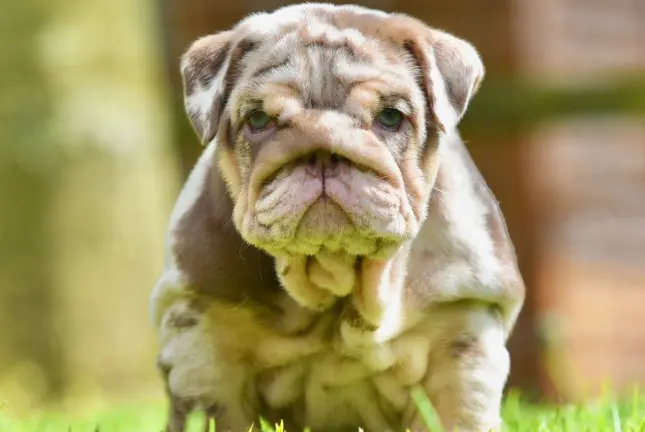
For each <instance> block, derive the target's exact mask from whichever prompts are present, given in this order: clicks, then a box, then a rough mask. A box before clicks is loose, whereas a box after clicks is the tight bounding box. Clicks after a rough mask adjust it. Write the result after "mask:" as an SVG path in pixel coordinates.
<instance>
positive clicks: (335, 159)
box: [329, 153, 340, 166]
mask: <svg viewBox="0 0 645 432" xmlns="http://www.w3.org/2000/svg"><path fill="white" fill-rule="evenodd" d="M338 162H340V157H339V156H338V155H337V154H335V153H332V154H331V156H329V163H330V164H331V165H332V166H336V165H338Z"/></svg>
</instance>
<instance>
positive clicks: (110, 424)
mask: <svg viewBox="0 0 645 432" xmlns="http://www.w3.org/2000/svg"><path fill="white" fill-rule="evenodd" d="M413 398H414V400H415V402H416V404H417V406H418V407H419V409H420V410H421V412H422V414H423V417H424V419H425V420H426V422H427V424H428V425H430V426H431V427H433V428H434V429H432V430H433V432H434V431H441V430H442V429H441V428H440V426H438V420H437V417H436V414H435V412H434V409H433V408H432V405H431V404H430V402H429V401H428V399H427V398H426V397H425V395H424V394H423V392H421V391H419V390H418V389H415V390H414V391H413ZM5 409H6V407H5ZM503 417H504V423H505V426H504V429H503V432H645V395H643V394H641V393H640V392H638V391H637V390H635V391H634V393H633V394H632V396H631V398H625V399H620V400H619V399H616V398H615V397H613V396H612V395H611V394H610V393H607V394H606V395H604V396H603V397H601V398H600V399H598V400H596V401H593V402H590V403H588V404H586V405H584V406H583V405H563V406H543V405H532V404H529V403H526V402H525V401H523V400H522V398H521V397H520V395H518V394H516V393H512V394H510V395H509V396H508V397H507V399H506V402H505V404H504V407H503ZM164 419H165V410H164V408H163V407H161V406H154V405H151V406H136V407H134V406H133V407H114V408H112V409H108V410H106V411H104V412H100V413H97V414H96V415H93V416H89V417H87V418H77V419H75V420H74V421H72V422H71V424H70V420H69V418H67V417H65V416H63V415H61V414H56V413H50V414H43V415H42V416H40V417H38V418H32V419H28V420H24V421H14V420H11V419H9V418H8V417H6V416H3V415H2V411H1V410H0V431H2V432H4V431H10V432H161V431H162V430H163V426H164ZM203 422H204V418H203V416H201V415H199V414H196V415H194V416H192V417H191V418H190V420H189V428H188V432H198V431H200V432H201V431H203V430H204V423H203ZM215 426H216V425H211V430H212V431H213V432H215V429H216V428H215ZM248 432H289V431H287V430H286V429H285V428H284V426H283V425H282V424H275V425H272V424H270V423H269V422H267V421H265V420H263V419H259V420H258V422H257V424H255V425H253V426H252V427H251V428H250V429H249V431H248ZM305 432H312V431H311V430H306V431H305Z"/></svg>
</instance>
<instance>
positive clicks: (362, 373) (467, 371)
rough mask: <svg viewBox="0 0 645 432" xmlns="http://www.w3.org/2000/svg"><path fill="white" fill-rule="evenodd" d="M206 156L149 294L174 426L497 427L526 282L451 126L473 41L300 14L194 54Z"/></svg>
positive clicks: (458, 112) (334, 12)
mask: <svg viewBox="0 0 645 432" xmlns="http://www.w3.org/2000/svg"><path fill="white" fill-rule="evenodd" d="M181 74H182V77H183V85H184V97H185V108H186V113H187V117H188V118H189V120H190V122H191V124H192V126H193V128H194V130H195V132H196V134H197V136H198V138H199V140H200V141H201V142H202V143H203V145H204V146H205V149H204V151H203V153H202V155H201V156H200V158H199V160H198V162H197V163H196V165H195V166H194V168H193V170H192V172H191V174H190V175H189V177H188V179H187V181H186V183H185V185H184V187H183V190H182V191H181V193H180V195H179V197H178V200H177V202H176V205H175V207H174V210H173V212H172V214H171V215H170V222H169V231H168V237H167V239H168V242H167V260H166V263H165V266H164V270H163V273H162V274H161V276H160V278H159V280H158V282H157V284H156V286H155V287H154V290H153V292H152V294H151V300H150V302H151V315H152V319H153V321H154V324H155V326H156V328H157V329H158V332H159V339H160V348H159V355H158V367H159V369H160V371H161V374H162V376H163V382H164V383H165V387H166V391H167V395H168V400H169V405H170V407H169V411H170V412H169V417H168V424H167V430H168V431H169V432H179V431H183V430H184V428H185V424H186V418H187V416H188V415H189V414H190V413H191V412H193V411H199V412H203V413H205V415H206V417H207V418H209V419H213V420H214V422H215V425H216V427H217V430H218V431H232V432H242V431H247V430H249V428H250V427H251V426H252V425H253V424H258V421H259V419H260V418H263V419H265V420H267V421H269V422H280V421H282V422H284V425H285V426H286V429H287V430H289V431H293V432H295V431H298V430H302V429H303V428H305V427H310V428H311V429H312V430H313V431H325V432H338V431H356V430H358V428H362V429H363V430H365V431H374V432H376V431H378V432H382V431H397V432H400V431H404V430H406V429H409V430H411V431H425V430H427V429H428V426H427V425H425V424H424V422H423V419H422V416H421V414H420V413H419V410H418V409H417V407H416V405H415V402H414V399H413V398H412V397H411V391H412V390H413V389H414V388H420V389H422V390H423V391H424V392H425V393H426V395H427V396H428V398H429V400H430V401H431V402H432V404H433V406H434V408H435V410H436V412H437V414H438V417H439V419H440V421H441V422H442V424H443V426H444V427H445V428H446V429H447V430H453V428H458V429H459V430H460V431H472V432H484V431H489V430H492V429H496V428H498V427H499V426H500V424H501V419H500V405H501V401H502V397H503V390H504V387H505V385H506V380H507V376H508V373H509V370H510V360H509V354H508V351H507V348H506V344H507V340H508V337H509V335H510V333H511V332H512V330H513V328H514V325H515V322H516V320H517V317H518V314H519V313H520V311H521V308H522V304H523V301H524V290H525V288H524V283H523V281H522V277H521V275H520V272H519V270H518V266H517V263H516V257H515V251H514V247H513V245H512V242H511V240H510V238H509V235H508V232H507V227H506V222H505V220H504V218H503V215H502V213H501V211H500V208H499V206H498V203H497V201H496V200H495V198H494V196H493V194H492V193H491V191H490V190H489V188H488V187H487V185H486V182H485V181H484V179H483V177H482V176H481V174H480V173H479V171H478V170H477V168H476V166H475V164H474V163H473V161H472V159H471V157H470V155H469V152H468V151H467V148H466V147H465V145H464V143H463V141H462V139H461V138H460V135H459V132H458V130H457V127H458V124H459V122H460V120H461V119H462V117H463V115H464V113H465V112H466V110H467V108H468V105H469V103H470V101H471V100H472V98H473V97H474V96H475V94H476V93H477V91H478V89H479V87H480V85H481V83H482V80H483V78H484V74H485V69H484V65H483V62H482V60H481V58H480V55H479V54H478V52H477V50H476V49H475V48H474V46H473V45H471V44H470V43H469V42H467V41H465V40H463V39H460V38H458V37H456V36H454V35H452V34H450V33H448V32H445V31H443V30H439V29H436V28H432V27H429V26H428V25H426V24H425V23H424V22H422V21H420V20H418V19H416V18H414V17H411V16H409V15H404V14H399V13H386V12H383V11H378V10H373V9H368V8H365V7H360V6H353V5H343V6H334V5H329V4H317V3H305V4H298V5H291V6H286V7H282V8H279V9H276V10H274V11H272V12H270V13H256V14H252V15H249V16H247V17H245V18H244V19H243V20H241V21H240V22H239V23H238V24H237V25H235V26H234V27H233V28H231V29H228V30H224V31H220V32H217V33H215V34H211V35H207V36H203V37H201V38H199V39H197V40H196V41H194V42H193V43H192V45H191V46H190V47H189V48H187V50H186V52H185V53H184V55H183V56H182V58H181Z"/></svg>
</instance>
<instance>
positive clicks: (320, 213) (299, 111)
mask: <svg viewBox="0 0 645 432" xmlns="http://www.w3.org/2000/svg"><path fill="white" fill-rule="evenodd" d="M181 71H182V75H183V79H184V87H185V89H184V92H185V103H186V110H187V113H188V115H189V117H190V119H191V121H192V123H193V126H194V128H195V130H196V132H197V134H198V135H199V137H200V139H201V140H202V141H203V142H204V143H210V142H212V141H213V140H216V145H217V150H216V154H217V161H218V165H219V168H220V170H221V172H222V175H223V177H224V179H225V181H226V184H227V186H228V192H229V194H230V196H231V198H232V200H233V203H234V211H233V221H234V223H235V226H236V228H237V230H238V231H239V232H240V234H241V235H242V237H243V238H244V239H245V240H246V241H248V242H249V243H251V244H253V245H255V246H257V247H259V248H261V249H263V250H265V251H267V252H269V253H270V254H272V255H280V254H283V255H284V254H287V255H289V254H307V255H313V254H315V253H317V252H318V251H319V250H320V249H321V248H326V249H329V250H332V251H337V250H342V251H344V252H346V253H349V254H350V255H367V256H375V255H378V254H379V253H387V252H384V251H387V250H392V247H396V246H397V245H400V244H402V243H404V242H405V241H406V240H408V239H411V238H413V237H414V236H415V234H416V233H417V232H418V230H419V228H420V226H421V224H422V223H423V221H424V219H425V217H426V212H427V204H428V200H429V197H430V193H431V191H432V187H433V184H434V181H435V177H436V172H437V167H438V156H439V153H440V149H441V146H440V136H441V134H442V133H445V132H446V131H448V130H450V129H452V128H454V127H455V126H456V125H457V123H458V122H459V120H460V119H461V117H462V115H463V114H464V112H465V110H466V108H467V106H468V103H469V101H470V99H471V97H472V95H473V94H474V92H475V91H476V90H477V88H478V86H479V84H480V82H481V80H482V78H483V75H484V68H483V65H482V62H481V60H480V58H479V56H478V54H477V52H476V50H475V49H474V48H473V47H472V46H471V45H470V44H469V43H467V42H465V41H463V40H461V39H458V38H456V37H454V36H452V35H450V34H448V33H445V32H443V31H439V30H436V29H433V28H430V27H427V26H426V25H425V24H423V23H422V22H420V21H418V20H416V19H414V18H411V17H409V16H406V15H400V14H387V13H384V12H380V11H374V10H370V9H365V8H362V7H357V6H332V5H323V4H306V5H297V6H289V7H285V8H282V9H278V10H277V11H274V12H273V13H269V14H265V13H262V14H256V15H251V16H249V17H247V18H246V19H244V20H243V21H241V22H240V23H239V24H238V25H237V26H235V27H234V28H233V29H231V30H228V31H223V32H221V33H217V34H214V35H210V36H206V37H203V38H201V39H199V40H197V41H196V42H194V43H193V45H192V46H191V47H190V48H189V49H188V51H187V52H186V53H185V55H184V56H183V58H182V66H181Z"/></svg>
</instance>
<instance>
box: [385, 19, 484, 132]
mask: <svg viewBox="0 0 645 432" xmlns="http://www.w3.org/2000/svg"><path fill="white" fill-rule="evenodd" d="M397 24H398V25H397V26H396V27H399V28H401V30H402V31H401V33H399V35H400V36H398V38H400V37H401V36H403V41H402V42H403V45H404V46H405V47H406V49H407V50H408V51H409V52H410V53H411V54H412V55H413V56H414V57H415V59H416V61H417V63H418V64H419V66H420V69H421V74H422V80H423V85H424V90H425V91H426V96H427V98H428V106H429V108H430V110H431V113H432V116H433V120H434V122H435V123H436V126H437V127H438V128H439V129H440V130H441V131H443V132H446V131H448V130H450V129H452V128H453V127H455V126H457V124H459V122H460V121H461V119H462V117H463V115H464V113H465V112H466V109H467V108H468V104H469V102H470V101H471V99H472V97H473V96H474V94H475V93H476V92H477V90H478V89H479V86H480V84H481V82H482V80H483V79H484V74H485V70H484V64H483V62H482V60H481V58H480V57H479V54H478V52H477V50H476V49H475V47H474V46H472V45H471V44H470V43H468V42H466V41H465V40H463V39H460V38H458V37H456V36H453V35H451V34H449V33H447V32H444V31H442V30H437V29H434V28H431V27H429V26H426V25H425V24H424V23H422V22H421V21H419V20H417V19H414V18H411V17H408V16H402V17H401V16H399V21H398V22H397Z"/></svg>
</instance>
